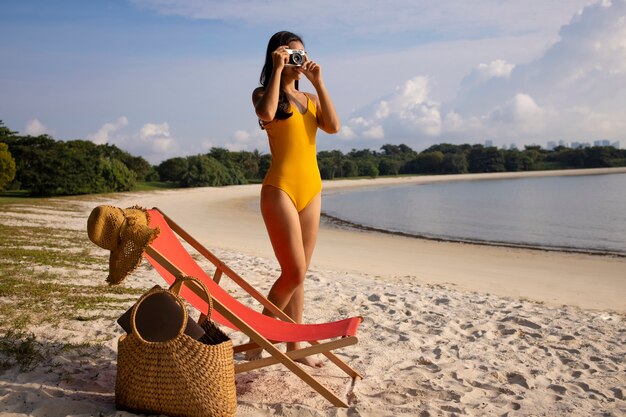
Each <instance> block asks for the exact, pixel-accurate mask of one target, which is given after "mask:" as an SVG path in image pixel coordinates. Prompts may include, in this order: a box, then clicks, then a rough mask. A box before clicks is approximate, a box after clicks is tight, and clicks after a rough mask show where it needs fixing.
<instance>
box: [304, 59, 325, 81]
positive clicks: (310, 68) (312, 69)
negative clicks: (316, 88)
mask: <svg viewBox="0 0 626 417" xmlns="http://www.w3.org/2000/svg"><path fill="white" fill-rule="evenodd" d="M300 72H301V73H302V74H304V76H305V77H306V78H307V79H308V80H309V81H310V82H311V84H313V85H316V84H318V83H319V82H321V81H322V67H320V66H319V64H317V63H316V62H315V61H309V60H308V58H307V61H306V62H305V63H304V64H302V66H301V67H300Z"/></svg>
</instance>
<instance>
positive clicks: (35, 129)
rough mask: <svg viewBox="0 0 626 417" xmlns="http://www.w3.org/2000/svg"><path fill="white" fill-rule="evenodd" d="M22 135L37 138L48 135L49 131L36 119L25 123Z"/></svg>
mask: <svg viewBox="0 0 626 417" xmlns="http://www.w3.org/2000/svg"><path fill="white" fill-rule="evenodd" d="M24 133H25V134H26V135H31V136H39V135H44V134H50V133H51V132H50V129H48V127H47V126H45V125H44V124H43V123H41V122H40V121H39V120H38V119H30V120H29V121H28V122H27V123H26V127H25V128H24Z"/></svg>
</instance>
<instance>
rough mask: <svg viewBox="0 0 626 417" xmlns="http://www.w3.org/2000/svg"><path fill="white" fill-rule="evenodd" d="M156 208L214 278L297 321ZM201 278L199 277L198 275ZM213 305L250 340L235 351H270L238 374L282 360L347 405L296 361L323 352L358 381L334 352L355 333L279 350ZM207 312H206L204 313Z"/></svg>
mask: <svg viewBox="0 0 626 417" xmlns="http://www.w3.org/2000/svg"><path fill="white" fill-rule="evenodd" d="M153 210H156V211H158V212H159V213H160V214H161V215H162V216H163V218H164V220H165V221H166V223H167V225H168V226H169V227H170V228H171V229H172V231H173V232H174V233H175V234H176V235H178V237H180V238H182V239H183V240H184V241H185V242H187V243H188V244H189V245H190V246H191V247H193V248H194V249H195V250H196V251H198V253H200V254H201V255H202V256H203V257H205V258H206V259H207V260H208V261H210V262H211V263H212V264H213V265H214V266H215V273H214V274H213V281H215V282H216V283H217V284H219V282H220V280H221V278H222V277H223V276H224V275H226V276H227V277H229V278H230V279H231V280H233V282H235V283H236V284H237V285H239V287H241V288H242V289H243V290H244V291H246V292H247V293H248V294H250V295H251V296H252V297H253V298H254V299H255V300H257V301H258V302H259V303H261V305H263V306H264V307H266V308H267V309H268V310H269V311H270V312H271V313H272V314H274V315H275V316H276V317H277V318H279V319H281V320H283V321H286V322H291V323H294V321H293V320H292V319H291V317H289V316H288V315H287V314H285V313H284V312H283V311H282V310H280V309H279V308H278V307H276V306H275V305H274V304H272V303H271V302H270V301H269V300H268V299H267V298H266V297H265V296H263V295H262V294H261V293H260V292H259V291H257V290H256V289H255V288H254V287H253V286H252V285H250V284H249V283H248V282H247V281H246V280H244V279H243V278H242V277H241V276H240V275H239V274H237V273H236V272H235V271H233V270H232V269H231V268H230V267H228V265H226V264H224V263H223V262H222V261H221V260H220V259H219V258H218V257H217V256H215V255H214V254H213V253H212V252H211V251H209V250H208V249H207V248H205V247H204V246H203V245H202V244H200V242H198V241H197V240H196V239H195V238H193V236H191V235H190V234H189V233H187V232H186V231H185V230H184V229H183V228H182V227H180V226H179V225H178V224H176V223H175V222H174V221H173V220H172V219H171V218H169V217H168V216H167V215H166V214H165V213H163V212H162V211H161V210H159V209H158V208H156V207H155V208H154V209H153ZM146 254H147V255H148V256H149V257H150V258H152V260H154V262H157V263H158V264H159V265H161V266H162V267H163V268H165V269H166V270H167V271H168V272H169V273H170V274H172V275H173V276H174V277H176V278H178V277H181V276H184V275H186V274H185V273H184V271H182V270H180V269H179V268H178V267H177V266H176V265H175V264H174V263H173V262H172V261H170V260H169V259H168V258H167V257H166V256H165V255H164V254H163V253H160V252H159V251H157V250H156V249H155V248H153V247H152V246H149V247H148V248H147V249H146ZM196 278H199V279H201V278H200V277H196ZM189 288H190V289H191V290H192V291H194V293H196V294H197V295H198V296H200V297H202V292H201V291H200V290H199V289H198V288H196V286H190V287H189ZM213 308H214V309H215V310H216V311H217V312H219V313H220V314H221V315H222V316H223V317H224V318H226V319H227V320H228V321H230V322H231V323H232V324H233V325H235V326H236V327H237V328H238V329H239V330H240V331H242V332H243V333H244V334H246V335H247V336H248V337H249V338H250V340H251V342H250V343H246V344H242V345H238V346H235V348H234V351H235V353H238V352H245V351H247V350H250V349H254V348H257V347H261V348H263V349H264V350H265V351H267V352H268V353H269V354H270V357H269V358H264V359H258V360H253V361H248V362H244V363H241V364H236V365H235V373H240V372H247V371H250V370H253V369H258V368H261V367H265V366H270V365H274V364H278V363H281V364H283V365H284V366H285V367H286V368H287V369H289V370H290V371H292V372H293V373H294V374H296V375H297V376H298V377H299V378H301V379H302V380H303V381H304V382H306V383H307V384H309V385H310V386H311V387H312V388H313V389H315V390H316V391H317V392H318V393H319V394H321V395H322V396H323V397H324V398H326V399H327V400H328V401H330V402H331V403H332V404H333V405H334V406H336V407H348V404H347V403H346V401H344V400H342V399H340V398H339V397H338V396H337V395H335V394H334V393H333V392H331V391H330V390H329V389H328V388H327V387H325V386H324V385H323V384H321V383H320V382H319V381H318V380H316V379H315V378H314V377H313V376H312V375H310V374H309V373H308V372H306V370H304V369H303V368H301V367H300V366H299V365H297V364H296V362H294V360H297V359H300V358H303V357H307V356H310V355H315V354H319V353H321V354H323V355H325V356H326V357H327V358H328V359H329V361H331V362H332V363H334V364H335V365H337V366H338V367H339V368H340V369H341V370H342V371H343V372H345V373H346V374H347V375H348V376H350V377H351V378H352V383H354V381H355V380H356V378H362V376H361V375H360V374H359V373H358V372H357V371H356V370H354V369H353V368H351V367H350V366H349V365H348V364H346V363H345V362H344V361H343V360H341V359H340V358H339V357H337V356H336V355H335V354H334V353H332V352H331V351H332V350H334V349H337V348H341V347H345V346H350V345H354V344H356V343H357V342H358V339H357V337H356V336H346V337H341V338H339V339H335V340H330V341H327V342H323V343H320V342H318V341H315V340H311V341H308V343H310V344H311V346H310V347H307V348H303V349H298V350H295V351H289V352H282V351H280V350H279V349H278V348H277V347H276V346H275V345H274V343H280V342H281V341H270V340H268V339H266V338H265V337H264V336H263V335H261V334H260V333H259V332H257V331H256V330H255V329H254V328H253V324H251V323H246V322H245V321H244V320H242V319H241V318H240V317H238V316H237V315H236V314H234V313H233V312H232V311H230V310H229V309H228V308H227V307H226V306H225V305H224V304H223V303H222V302H221V301H220V300H219V299H217V298H215V297H213ZM202 313H204V312H202Z"/></svg>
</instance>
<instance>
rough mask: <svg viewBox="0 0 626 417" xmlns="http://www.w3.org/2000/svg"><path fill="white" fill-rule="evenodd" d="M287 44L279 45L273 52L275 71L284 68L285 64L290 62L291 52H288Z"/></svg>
mask: <svg viewBox="0 0 626 417" xmlns="http://www.w3.org/2000/svg"><path fill="white" fill-rule="evenodd" d="M288 48H289V47H288V46H287V45H283V46H279V47H278V48H276V50H275V51H274V52H272V62H273V64H274V71H278V72H279V73H280V71H282V70H283V68H284V67H285V64H286V63H287V62H289V54H288V53H287V49H288Z"/></svg>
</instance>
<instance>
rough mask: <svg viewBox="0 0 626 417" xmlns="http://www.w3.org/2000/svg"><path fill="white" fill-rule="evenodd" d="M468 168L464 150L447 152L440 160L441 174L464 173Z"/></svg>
mask: <svg viewBox="0 0 626 417" xmlns="http://www.w3.org/2000/svg"><path fill="white" fill-rule="evenodd" d="M468 169H469V164H468V163H467V157H466V156H465V152H457V153H447V154H445V155H444V157H443V161H441V166H440V170H441V171H440V172H441V173H442V174H466V173H467V171H468Z"/></svg>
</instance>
